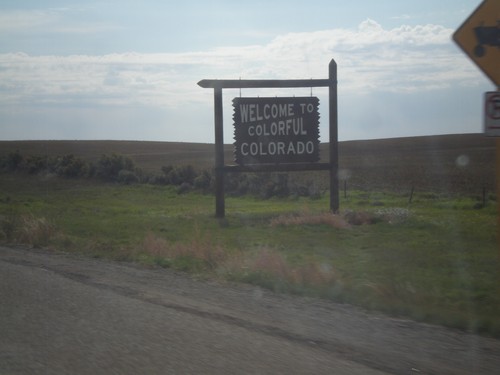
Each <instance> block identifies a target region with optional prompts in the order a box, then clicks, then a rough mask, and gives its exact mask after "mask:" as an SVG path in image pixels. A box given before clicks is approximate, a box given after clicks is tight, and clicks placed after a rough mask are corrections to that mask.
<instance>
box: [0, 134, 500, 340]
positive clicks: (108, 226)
mask: <svg viewBox="0 0 500 375" xmlns="http://www.w3.org/2000/svg"><path fill="white" fill-rule="evenodd" d="M326 150H327V149H326V146H325V145H323V155H326V154H327V152H326ZM14 151H19V152H20V153H22V154H23V155H46V156H55V155H66V154H74V155H76V156H78V157H82V158H84V159H86V160H89V161H96V160H98V159H99V157H100V156H101V155H103V154H111V153H117V154H120V155H125V156H128V157H130V158H131V159H132V160H133V161H134V162H135V163H136V165H137V166H139V167H140V168H142V169H144V170H146V171H148V172H154V171H160V170H161V167H162V166H164V165H194V166H196V167H197V168H212V167H213V145H207V144H189V143H185V144H183V143H165V142H116V141H86V142H78V141H46V142H43V141H32V142H30V141H25V142H0V156H1V155H6V154H8V153H9V152H14ZM339 155H340V173H341V202H340V203H341V204H340V206H341V213H340V215H337V216H334V215H331V214H330V213H328V212H327V208H328V207H329V202H328V198H327V196H326V195H327V194H323V195H322V196H320V197H319V198H318V196H315V199H311V198H305V197H301V198H297V197H293V198H292V197H290V198H280V199H277V198H272V199H267V200H262V199H256V198H252V197H245V196H243V197H227V199H226V215H227V217H226V219H225V220H223V221H220V220H216V219H215V218H214V197H213V196H212V195H210V194H202V193H199V192H189V193H187V194H178V193H177V190H176V188H174V187H169V186H152V185H139V184H136V185H116V184H105V183H103V182H98V181H97V180H93V179H64V178H56V177H54V176H53V175H50V174H46V175H44V174H41V175H25V174H23V173H5V174H2V175H0V241H1V242H2V243H22V244H27V245H30V246H38V247H48V248H52V249H55V250H58V251H67V252H77V253H82V254H85V255H88V256H94V257H104V258H109V259H115V260H124V261H134V262H140V263H143V264H145V265H149V266H162V267H171V268H174V269H177V270H182V271H187V272H190V273H192V274H194V275H197V277H215V278H219V279H221V280H230V281H239V282H247V283H253V284H256V285H259V286H262V287H266V288H270V289H272V290H275V291H279V292H286V293H297V294H303V295H309V296H316V297H321V298H329V299H333V300H335V301H340V302H347V303H352V304H356V305H359V306H362V307H364V308H368V309H374V310H378V311H384V312H386V313H389V314H394V315H397V316H406V317H411V318H414V319H418V320H423V321H428V322H434V323H439V324H444V325H447V326H452V327H458V328H461V329H465V330H471V331H476V332H482V333H485V334H490V335H494V336H496V337H500V321H499V320H498V316H500V280H499V279H500V273H499V272H498V269H499V266H500V260H499V258H500V253H499V251H498V249H499V246H498V242H497V241H496V233H497V228H496V223H497V209H496V201H495V200H496V197H495V194H494V192H495V189H494V178H495V165H494V160H495V158H494V155H495V147H494V140H492V139H488V138H485V137H483V136H481V135H454V136H439V137H417V138H403V139H387V140H374V141H353V142H343V143H341V144H340V145H339ZM231 160H232V147H231V146H230V145H228V146H227V147H226V161H227V163H230V161H231ZM293 176H294V177H293V178H296V179H303V180H304V179H307V180H311V181H312V182H313V183H314V184H315V185H317V186H318V190H319V191H324V190H325V189H326V187H327V177H328V176H327V174H326V173H324V172H321V173H303V174H298V175H297V174H293ZM293 178H292V179H291V180H290V182H291V183H293ZM344 188H345V190H344ZM412 191H413V196H412V199H411V202H410V194H411V192H412Z"/></svg>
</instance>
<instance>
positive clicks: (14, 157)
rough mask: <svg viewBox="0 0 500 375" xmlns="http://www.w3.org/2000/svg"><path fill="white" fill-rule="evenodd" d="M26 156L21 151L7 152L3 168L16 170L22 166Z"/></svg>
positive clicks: (8, 170)
mask: <svg viewBox="0 0 500 375" xmlns="http://www.w3.org/2000/svg"><path fill="white" fill-rule="evenodd" d="M23 160H24V158H23V156H22V155H21V153H20V152H19V151H15V152H11V153H9V154H7V156H5V157H4V158H3V160H2V170H5V171H7V172H14V171H16V170H18V169H19V168H20V167H21V164H22V162H23Z"/></svg>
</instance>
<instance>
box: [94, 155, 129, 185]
mask: <svg viewBox="0 0 500 375" xmlns="http://www.w3.org/2000/svg"><path fill="white" fill-rule="evenodd" d="M134 169H135V168H134V162H133V161H132V159H130V158H128V157H125V156H122V155H117V154H114V153H113V154H111V155H102V156H101V158H100V159H99V161H98V162H97V166H96V176H97V177H99V178H101V179H103V180H105V181H118V178H119V174H120V171H123V170H125V171H130V172H133V171H134Z"/></svg>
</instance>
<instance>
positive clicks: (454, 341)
mask: <svg viewBox="0 0 500 375" xmlns="http://www.w3.org/2000/svg"><path fill="white" fill-rule="evenodd" d="M499 368H500V342H499V341H498V340H493V339H488V338H484V337H478V336H475V335H468V334H465V333H461V332H458V331H453V330H447V329H443V328H440V327H435V326H431V325H426V324H418V323H415V322H411V321H407V320H398V319H391V318H387V317H385V316H382V315H375V314H368V313H366V312H364V311H362V310H360V309H357V308H354V307H352V306H348V305H339V304H335V303H331V302H327V301H318V300H314V299H306V298H296V297H289V296H282V295H276V294H273V293H269V292H266V291H263V290H261V289H259V288H255V287H251V286H242V285H224V284H220V283H217V282H207V281H197V280H194V279H193V278H190V277H187V276H185V275H183V274H179V273H175V272H172V271H171V270H164V269H145V268H142V267H140V266H136V265H131V264H123V263H115V262H107V261H99V260H95V259H87V258H80V257H77V256H74V255H64V254H56V253H50V252H47V251H42V250H26V249H21V248H17V249H9V248H4V247H0V374H1V375H3V374H92V375H96V374H138V373H141V374H386V373H392V374H494V373H498V372H497V371H498V369H499Z"/></svg>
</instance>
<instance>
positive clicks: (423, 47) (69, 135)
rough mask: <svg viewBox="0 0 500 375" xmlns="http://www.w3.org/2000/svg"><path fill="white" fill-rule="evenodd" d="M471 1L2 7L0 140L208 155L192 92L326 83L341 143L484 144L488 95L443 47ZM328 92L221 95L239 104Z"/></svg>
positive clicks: (27, 1) (0, 2) (488, 87)
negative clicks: (171, 146)
mask: <svg viewBox="0 0 500 375" xmlns="http://www.w3.org/2000/svg"><path fill="white" fill-rule="evenodd" d="M479 4H480V1H479V0H439V1H436V0H405V1H401V0H377V1H374V0H353V1H345V0H308V1H304V0H253V1H251V2H250V1H238V0H214V1H207V0H183V1H169V0H158V1H155V0H141V1H133V0H88V1H84V0H75V1H71V0H68V1H57V0H54V1H50V0H0V140H40V139H53V140H56V139H66V140H99V139H103V140H112V139H113V140H148V141H173V142H201V143H213V142H214V114H213V90H212V89H203V88H201V87H199V86H198V85H197V82H198V81H200V80H202V79H240V78H241V79H311V78H315V79H316V78H319V79H322V78H328V64H329V62H330V61H331V60H332V59H334V60H335V62H336V63H337V67H338V68H337V69H338V121H339V128H338V135H339V140H341V141H345V140H357V139H377V138H392V137H408V136H420V135H436V134H457V133H480V132H482V131H483V130H482V128H483V125H482V123H483V113H482V108H483V104H482V102H483V95H484V92H486V91H492V90H494V89H495V87H494V86H493V84H492V83H491V82H490V81H489V80H488V79H487V78H486V76H485V75H484V74H483V73H482V72H481V71H480V70H479V69H478V68H477V66H476V65H474V63H473V62H472V61H471V60H470V59H469V58H468V57H467V56H466V55H465V54H464V53H463V52H462V51H461V50H460V49H459V48H458V46H456V44H455V43H454V42H453V41H452V39H451V36H452V34H453V32H454V31H455V30H456V29H457V28H458V27H459V26H460V25H461V24H462V23H463V22H464V21H465V20H466V18H467V17H468V16H469V15H470V14H471V13H472V12H473V11H474V10H475V9H476V7H477V6H478V5H479ZM311 95H313V96H317V97H319V99H320V115H321V120H320V139H321V140H322V141H326V140H328V117H329V113H328V105H327V103H328V91H327V89H325V88H302V89H241V90H239V89H227V90H224V92H223V99H224V142H225V143H232V142H233V132H234V129H233V123H232V111H233V108H232V105H231V100H232V99H233V98H234V97H237V96H243V97H245V96H261V97H265V96H273V97H274V96H311Z"/></svg>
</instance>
